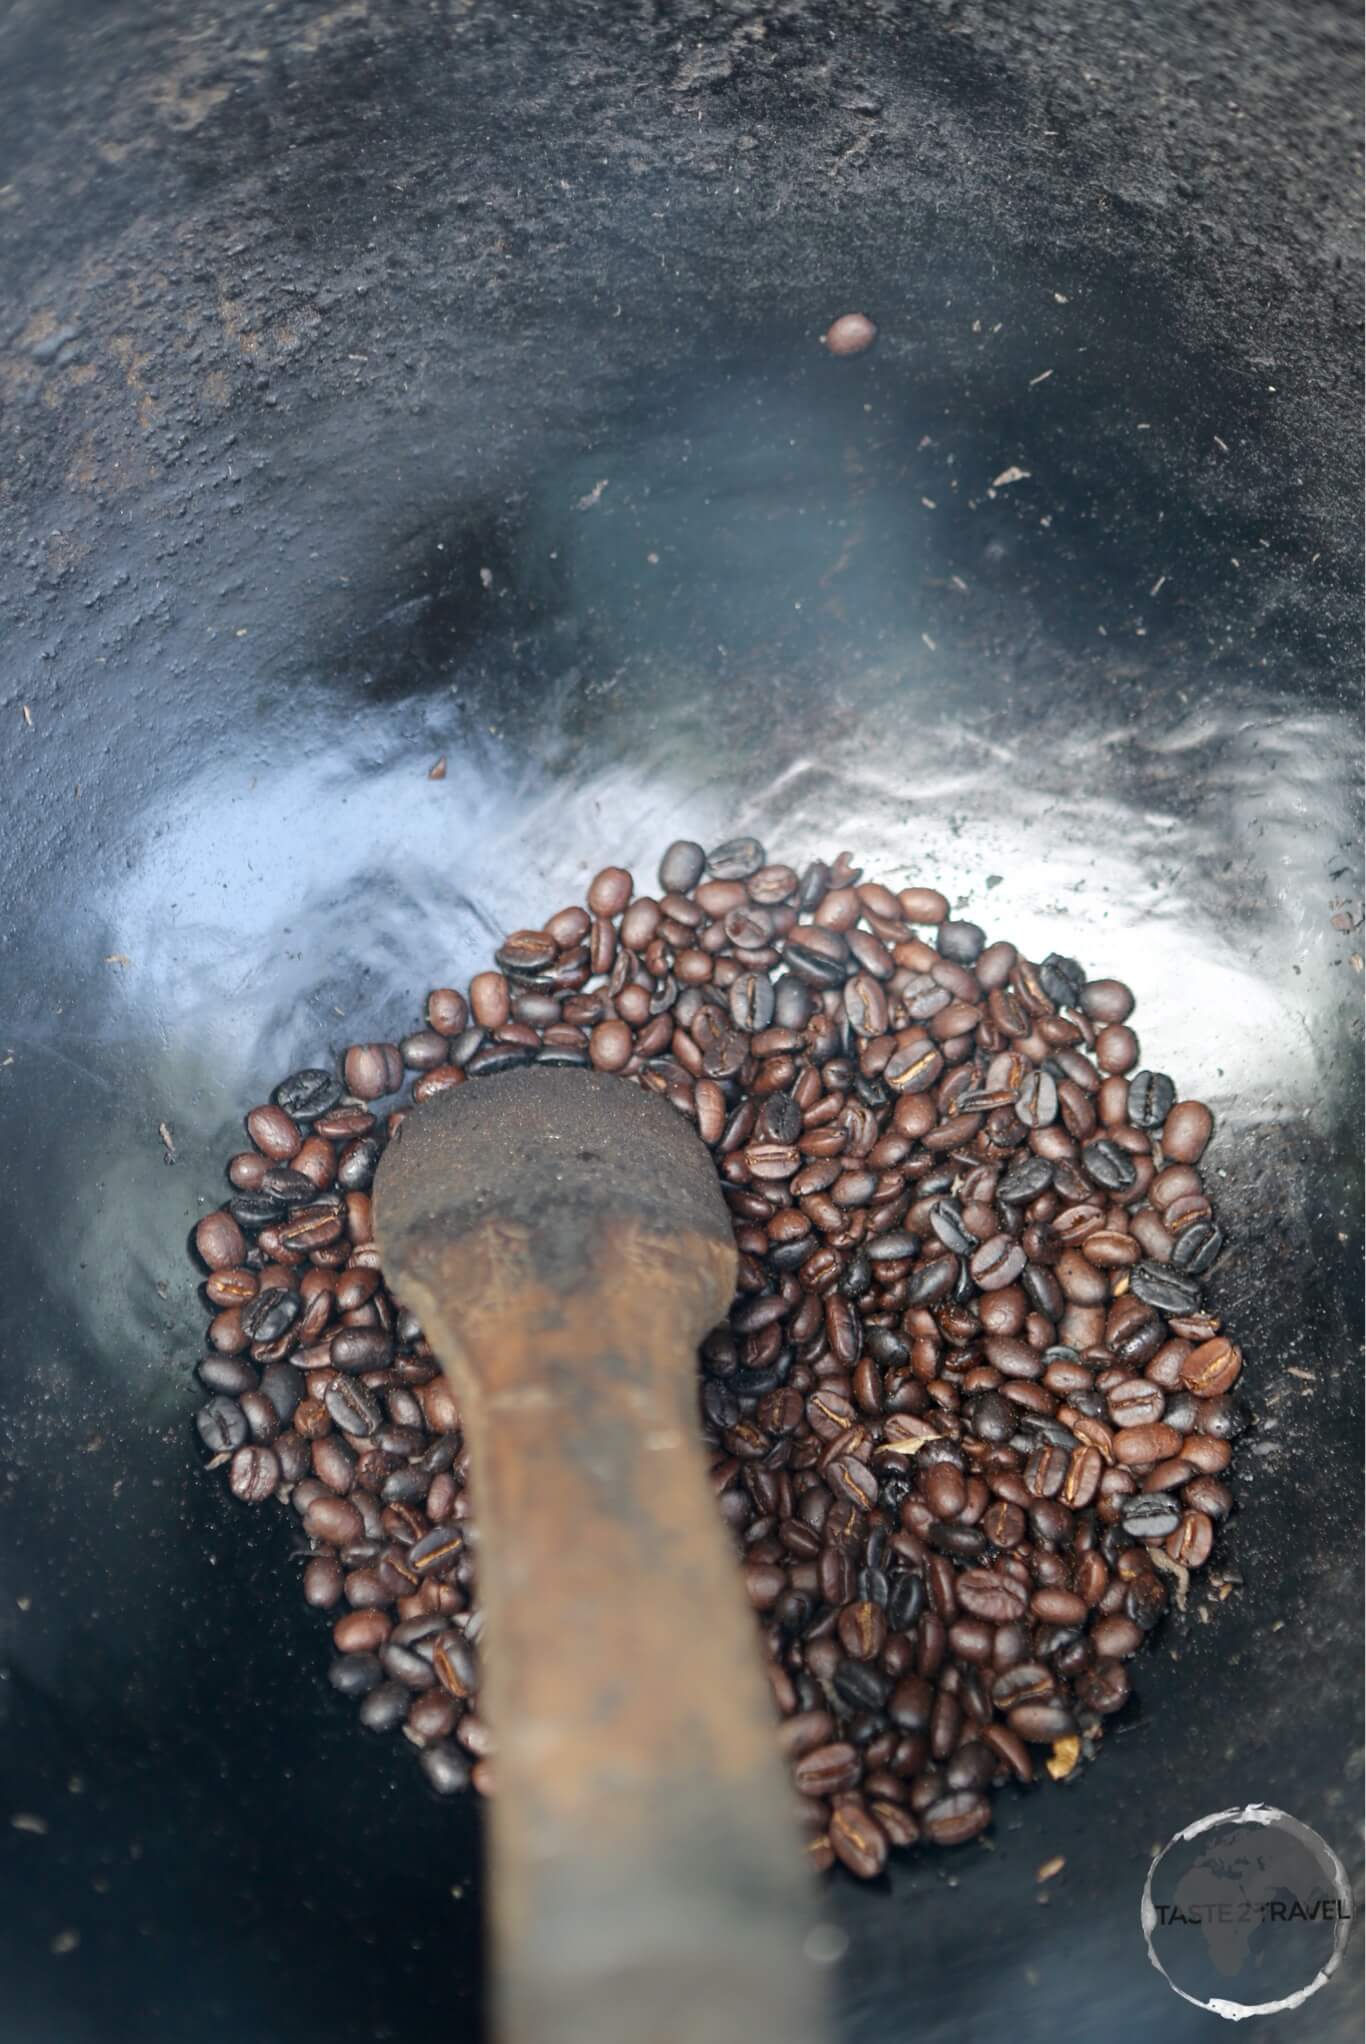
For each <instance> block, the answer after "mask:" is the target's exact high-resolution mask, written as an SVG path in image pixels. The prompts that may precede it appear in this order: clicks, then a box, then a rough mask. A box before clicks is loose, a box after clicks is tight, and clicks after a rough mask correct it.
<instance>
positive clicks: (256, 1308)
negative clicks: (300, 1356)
mask: <svg viewBox="0 0 1366 2044" xmlns="http://www.w3.org/2000/svg"><path fill="white" fill-rule="evenodd" d="M302 1310H303V1309H302V1304H301V1301H300V1299H299V1295H298V1293H297V1292H289V1291H285V1290H283V1289H281V1288H279V1287H275V1286H273V1287H272V1288H271V1289H270V1290H269V1291H265V1292H258V1293H257V1295H256V1297H255V1298H254V1299H253V1300H252V1302H251V1304H250V1305H249V1306H248V1307H247V1308H246V1309H245V1310H244V1312H243V1314H242V1327H243V1330H244V1332H245V1333H246V1334H247V1335H248V1337H249V1338H250V1339H251V1340H252V1341H259V1342H272V1341H278V1340H279V1338H280V1336H281V1335H282V1334H286V1333H288V1331H289V1329H290V1328H291V1327H292V1326H293V1325H294V1323H295V1321H296V1320H297V1319H298V1317H299V1314H300V1312H301V1311H302Z"/></svg>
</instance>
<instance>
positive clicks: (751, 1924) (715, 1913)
mask: <svg viewBox="0 0 1366 2044" xmlns="http://www.w3.org/2000/svg"><path fill="white" fill-rule="evenodd" d="M375 1228H376V1237H377V1240H378V1242H379V1246H380V1253H381V1256H382V1258H383V1263H384V1270H385V1275H386V1277H387V1279H388V1280H389V1283H390V1284H391V1286H392V1287H393V1289H394V1290H395V1291H396V1292H397V1293H398V1295H399V1297H400V1298H402V1300H403V1301H404V1303H405V1304H406V1305H408V1306H410V1307H411V1308H412V1309H413V1310H414V1312H416V1314H417V1315H418V1318H419V1319H420V1320H421V1322H422V1326H423V1330H424V1332H425V1334H426V1337H427V1340H428V1341H429V1342H430V1343H431V1346H432V1348H433V1349H434V1351H435V1352H436V1354H437V1356H438V1357H439V1358H440V1360H441V1362H442V1364H443V1365H444V1367H445V1369H446V1371H447V1373H448V1375H449V1376H450V1378H451V1380H452V1383H453V1384H454V1386H455V1389H456V1393H457V1396H458V1398H459V1401H460V1407H461V1414H462V1420H463V1425H464V1428H465V1433H466V1438H467V1439H468V1441H469V1444H470V1448H471V1461H472V1465H473V1467H472V1483H473V1488H474V1494H475V1501H476V1504H477V1509H478V1520H479V1530H480V1546H479V1586H480V1601H481V1603H482V1605H483V1608H484V1613H485V1619H486V1626H485V1633H484V1638H483V1642H482V1649H483V1653H484V1658H485V1661H486V1664H487V1670H486V1689H487V1696H488V1716H489V1720H490V1723H491V1725H492V1728H493V1731H494V1734H495V1738H496V1740H497V1758H496V1763H495V1765H496V1769H497V1793H496V1794H495V1795H494V1797H493V1798H492V1802H491V1809H490V1845H491V1857H492V1869H491V1919H490V1938H491V1958H492V1965H493V1977H494V2009H495V2025H496V2034H497V2037H498V2039H499V2044H819V2040H820V2039H821V2038H823V2037H824V2036H825V2035H826V2030H825V2024H824V2020H823V2012H822V2005H821V2004H822V1997H821V1994H820V1992H819V1988H818V1984H817V1979H816V1976H815V1974H814V1970H813V1968H812V1966H811V1964H810V1962H809V1961H808V1960H807V1959H806V1958H805V1956H804V1954H803V1951H802V1932H803V1929H804V1927H805V1924H806V1922H807V1921H808V1919H809V1915H810V1910H811V1902H812V1897H811V1894H810V1891H809V1889H808V1886H807V1879H808V1877H807V1876H806V1874H805V1872H804V1869H803V1867H802V1859H801V1848H800V1845H799V1842H798V1838H797V1833H796V1827H795V1822H794V1818H793V1815H792V1808H791V1805H792V1798H791V1792H790V1790H789V1788H788V1785H787V1782H786V1780H785V1776H784V1772H783V1769H782V1767H781V1764H780V1762H779V1759H778V1755H777V1749H776V1746H775V1742H774V1721H773V1707H772V1704H771V1701H770V1699H769V1697H768V1695H767V1693H766V1684H765V1682H764V1679H763V1675H762V1671H761V1667H760V1659H759V1646H758V1641H757V1639H756V1637H755V1628H754V1619H753V1616H752V1614H751V1612H750V1611H749V1609H748V1608H747V1605H746V1602H745V1598H744V1595H743V1591H742V1588H741V1584H740V1579H739V1572H738V1570H737V1568H736V1564H735V1557H734V1555H733V1553H732V1552H731V1551H730V1550H729V1544H728V1542H727V1539H726V1536H725V1533H724V1530H723V1528H722V1524H721V1521H720V1518H719V1516H718V1514H717V1512H716V1509H715V1505H714V1502H713V1499H712V1497H711V1495H710V1490H709V1486H708V1482H707V1475H706V1466H705V1461H704V1456H703V1450H702V1446H701V1443H700V1441H699V1440H698V1437H697V1423H696V1349H697V1344H698V1342H699V1340H700V1339H701V1338H702V1336H703V1335H704V1334H705V1333H706V1332H707V1331H708V1329H710V1328H711V1327H713V1326H715V1325H716V1324H717V1323H718V1321H720V1320H722V1319H723V1318H724V1316H725V1313H726V1310H727V1308H728V1307H729V1304H730V1300H731V1297H732V1293H733V1290H734V1283H735V1269H736V1260H735V1250H734V1246H733V1244H732V1240H731V1230H730V1222H729V1217H728V1214H727V1211H726V1205H725V1202H724V1200H723V1198H722V1196H721V1191H720V1187H719V1184H718V1182H717V1178H716V1172H715V1168H714V1166H713V1164H712V1161H711V1158H710V1157H709V1156H708V1154H707V1152H706V1151H705V1149H704V1148H703V1146H702V1144H701V1143H700V1142H699V1141H698V1139H697V1136H696V1134H695V1133H694V1132H693V1130H692V1129H691V1128H690V1126H689V1125H688V1123H687V1122H686V1121H684V1119H683V1118H682V1116H680V1115H679V1114H677V1113H676V1112H675V1111H674V1110H673V1109H672V1108H670V1107H668V1106H667V1105H666V1104H665V1103H664V1102H662V1101H661V1100H658V1099H657V1098H654V1097H652V1096H650V1095H648V1094H646V1093H643V1092H641V1091H640V1090H639V1089H638V1088H637V1087H635V1086H631V1085H627V1084H625V1083H623V1082H622V1081H621V1080H620V1079H616V1078H603V1077H600V1076H598V1075H596V1074H591V1073H588V1072H584V1071H579V1070H575V1069H572V1068H571V1069H566V1070H560V1071H555V1070H548V1069H546V1068H544V1067H540V1068H537V1067H528V1068H524V1069H521V1070H518V1071H513V1072H509V1073H506V1074H503V1075H501V1076H499V1077H497V1078H491V1079H483V1080H481V1081H480V1082H479V1083H478V1084H477V1085H468V1086H463V1087H461V1088H460V1089H459V1090H458V1091H457V1092H454V1093H449V1094H445V1095H443V1096H441V1097H440V1098H439V1099H437V1100H434V1101H430V1102H428V1103H427V1104H426V1105H424V1106H421V1107H418V1108H416V1109H415V1110H414V1111H413V1112H412V1114H411V1115H410V1116H409V1117H408V1118H407V1120H406V1121H405V1122H404V1124H403V1126H402V1128H401V1131H400V1134H399V1137H398V1139H397V1140H395V1141H394V1142H393V1143H392V1144H391V1145H390V1147H389V1149H388V1151H387V1152H386V1154H385V1156H384V1159H383V1161H382V1163H381V1165H380V1168H379V1171H378V1174H377V1177H376V1181H375Z"/></svg>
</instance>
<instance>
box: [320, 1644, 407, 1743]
mask: <svg viewBox="0 0 1366 2044" xmlns="http://www.w3.org/2000/svg"><path fill="white" fill-rule="evenodd" d="M327 1679H328V1681H329V1682H330V1683H331V1684H332V1687H333V1688H334V1689H335V1690H336V1691H337V1692H338V1694H339V1695H341V1696H349V1697H355V1698H359V1697H363V1696H369V1695H370V1693H371V1691H372V1690H375V1689H378V1687H379V1685H380V1683H381V1682H382V1681H383V1680H384V1670H383V1669H382V1668H381V1667H380V1664H379V1657H378V1655H376V1654H343V1655H342V1656H341V1657H340V1658H339V1659H338V1660H335V1661H334V1662H333V1663H332V1665H331V1667H330V1668H329V1669H328V1671H327ZM394 1722H395V1723H397V1719H395V1720H394ZM375 1729H376V1730H385V1729H392V1726H390V1727H385V1726H383V1725H380V1726H377V1727H375Z"/></svg>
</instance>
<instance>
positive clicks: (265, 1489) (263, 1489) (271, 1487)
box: [228, 1392, 280, 1505]
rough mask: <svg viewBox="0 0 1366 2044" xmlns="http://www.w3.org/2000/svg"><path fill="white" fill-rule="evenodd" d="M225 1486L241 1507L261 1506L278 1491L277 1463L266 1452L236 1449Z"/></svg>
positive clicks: (256, 1448) (270, 1454)
mask: <svg viewBox="0 0 1366 2044" xmlns="http://www.w3.org/2000/svg"><path fill="white" fill-rule="evenodd" d="M246 1395H247V1396H248V1397H250V1396H251V1393H250V1392H248V1393H247V1394H246ZM228 1482H229V1484H230V1486H231V1488H232V1494H233V1496H234V1497H235V1498H238V1499H240V1501H241V1502H242V1503H243V1504H244V1505H259V1504H264V1503H265V1500H266V1499H267V1498H268V1497H273V1496H274V1494H275V1492H276V1490H277V1489H278V1487H279V1483H280V1464H279V1461H278V1459H277V1457H276V1456H275V1454H274V1453H273V1452H272V1450H271V1449H269V1448H265V1447H243V1448H239V1449H238V1450H237V1452H236V1454H235V1455H234V1456H233V1458H232V1462H231V1464H230V1465H229V1468H228Z"/></svg>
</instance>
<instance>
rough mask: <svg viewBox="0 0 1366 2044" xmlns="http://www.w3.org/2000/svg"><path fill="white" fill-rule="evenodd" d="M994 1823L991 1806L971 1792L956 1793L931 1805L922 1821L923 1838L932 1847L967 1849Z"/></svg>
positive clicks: (943, 1797)
mask: <svg viewBox="0 0 1366 2044" xmlns="http://www.w3.org/2000/svg"><path fill="white" fill-rule="evenodd" d="M990 1822H991V1804H990V1802H989V1801H988V1800H987V1798H986V1797H985V1796H984V1795H980V1794H977V1793H975V1792H974V1791H973V1790H971V1789H957V1790H954V1791H952V1792H951V1793H949V1794H947V1795H942V1796H940V1797H938V1799H937V1800H936V1801H934V1802H932V1803H931V1804H930V1805H929V1807H928V1809H926V1810H925V1811H924V1812H923V1813H922V1815H921V1818H920V1829H921V1833H922V1835H923V1836H924V1837H925V1838H927V1839H928V1840H929V1841H930V1843H931V1844H932V1845H966V1844H967V1842H968V1840H969V1839H971V1838H978V1837H980V1836H981V1834H982V1832H983V1831H985V1830H986V1828H987V1825H988V1824H989V1823H990Z"/></svg>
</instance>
